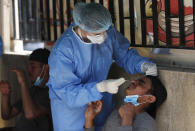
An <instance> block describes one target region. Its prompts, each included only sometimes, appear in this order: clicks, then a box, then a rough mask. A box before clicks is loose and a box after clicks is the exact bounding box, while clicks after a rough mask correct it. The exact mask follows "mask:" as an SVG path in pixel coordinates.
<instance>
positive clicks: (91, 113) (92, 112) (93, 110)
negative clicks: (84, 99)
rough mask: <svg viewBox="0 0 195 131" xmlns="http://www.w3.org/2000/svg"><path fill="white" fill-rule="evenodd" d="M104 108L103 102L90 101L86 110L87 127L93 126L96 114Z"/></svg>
mask: <svg viewBox="0 0 195 131" xmlns="http://www.w3.org/2000/svg"><path fill="white" fill-rule="evenodd" d="M101 109H102V102H101V101H100V100H99V101H96V102H90V103H89V104H88V107H87V109H86V111H85V128H91V127H93V120H94V119H95V117H96V115H97V114H98V113H100V111H101Z"/></svg>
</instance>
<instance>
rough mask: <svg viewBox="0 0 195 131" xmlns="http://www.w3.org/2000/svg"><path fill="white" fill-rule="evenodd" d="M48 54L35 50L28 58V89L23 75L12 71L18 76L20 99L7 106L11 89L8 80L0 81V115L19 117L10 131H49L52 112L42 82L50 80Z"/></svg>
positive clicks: (13, 70) (6, 117) (3, 116)
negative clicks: (29, 86)
mask: <svg viewBox="0 0 195 131" xmlns="http://www.w3.org/2000/svg"><path fill="white" fill-rule="evenodd" d="M49 54H50V51H49V50H47V49H37V50H34V51H33V52H32V54H30V56H29V63H28V69H27V72H28V75H29V78H30V80H31V84H32V87H31V88H28V87H27V83H26V79H25V77H24V73H23V72H22V71H21V70H18V69H11V71H12V72H15V73H16V75H17V79H18V83H19V84H20V86H21V87H20V89H21V100H19V101H17V102H16V103H15V104H13V105H10V97H11V96H10V93H11V87H10V85H9V83H8V82H7V81H3V80H2V81H0V92H1V94H2V98H1V99H2V103H1V115H2V118H3V119H5V120H9V119H11V118H13V117H15V116H16V115H18V114H19V113H21V114H22V115H21V116H20V119H19V120H18V121H17V123H16V126H15V128H14V129H13V131H51V130H52V126H51V125H52V123H51V113H50V103H49V94H48V87H47V86H46V85H45V83H46V82H47V81H48V79H49V66H48V57H49Z"/></svg>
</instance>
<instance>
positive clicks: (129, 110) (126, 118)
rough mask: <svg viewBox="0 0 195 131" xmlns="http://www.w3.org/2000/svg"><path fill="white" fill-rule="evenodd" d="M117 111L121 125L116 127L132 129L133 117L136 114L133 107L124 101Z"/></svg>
mask: <svg viewBox="0 0 195 131" xmlns="http://www.w3.org/2000/svg"><path fill="white" fill-rule="evenodd" d="M118 113H119V115H120V117H121V124H120V125H121V126H120V127H118V129H119V130H122V131H126V130H129V131H132V130H133V129H132V126H133V119H134V117H135V115H136V113H135V107H134V106H133V105H132V104H131V103H125V104H123V105H122V106H121V107H120V108H119V110H118Z"/></svg>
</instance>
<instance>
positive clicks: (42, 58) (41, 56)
mask: <svg viewBox="0 0 195 131" xmlns="http://www.w3.org/2000/svg"><path fill="white" fill-rule="evenodd" d="M49 54H50V51H49V50H48V49H46V48H44V49H42V48H39V49H36V50H34V51H33V52H32V53H31V54H30V56H29V60H32V61H38V62H40V63H43V64H48V57H49Z"/></svg>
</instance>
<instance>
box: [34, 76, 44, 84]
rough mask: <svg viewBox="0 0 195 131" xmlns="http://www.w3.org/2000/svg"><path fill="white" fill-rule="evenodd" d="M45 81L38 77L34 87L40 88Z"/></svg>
mask: <svg viewBox="0 0 195 131" xmlns="http://www.w3.org/2000/svg"><path fill="white" fill-rule="evenodd" d="M42 81H43V78H40V76H38V77H37V80H36V81H35V83H34V86H40V85H41V83H42Z"/></svg>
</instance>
